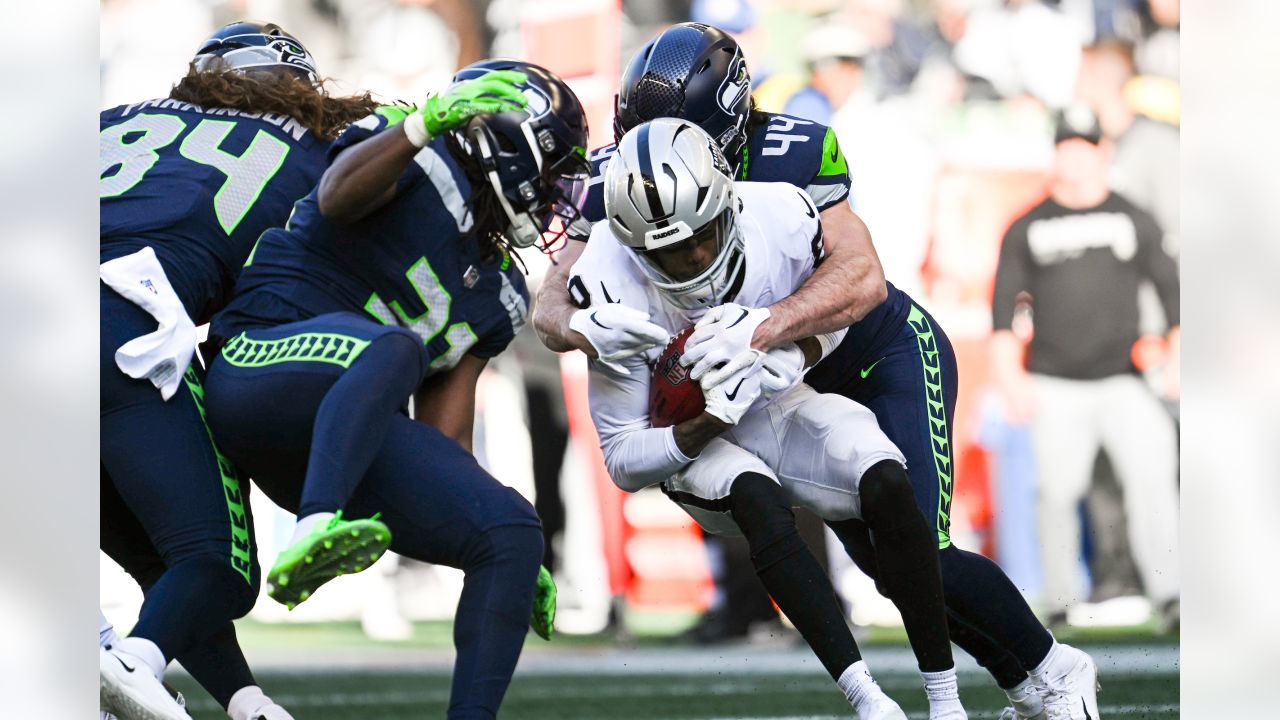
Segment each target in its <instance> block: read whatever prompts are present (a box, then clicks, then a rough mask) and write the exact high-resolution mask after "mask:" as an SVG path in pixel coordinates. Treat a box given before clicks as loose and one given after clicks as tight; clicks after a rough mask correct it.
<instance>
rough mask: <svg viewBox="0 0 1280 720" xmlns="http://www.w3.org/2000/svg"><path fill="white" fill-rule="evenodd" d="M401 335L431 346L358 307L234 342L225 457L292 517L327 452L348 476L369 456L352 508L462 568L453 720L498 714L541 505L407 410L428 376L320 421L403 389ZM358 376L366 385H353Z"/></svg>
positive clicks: (220, 402)
mask: <svg viewBox="0 0 1280 720" xmlns="http://www.w3.org/2000/svg"><path fill="white" fill-rule="evenodd" d="M321 338H323V339H324V345H323V346H322V347H320V348H319V349H317V343H319V342H320V340H321ZM405 339H412V340H413V342H414V343H415V347H416V348H419V349H420V348H421V341H420V340H418V339H417V337H416V336H415V335H413V334H412V333H410V331H408V330H405V329H403V328H397V327H388V326H383V325H380V324H378V323H376V322H374V321H372V320H368V319H365V318H363V317H361V316H359V315H355V314H348V313H334V314H329V315H322V316H320V317H317V318H314V319H311V320H307V321H303V322H297V323H291V324H288V325H282V326H278V327H274V328H270V329H264V330H250V331H248V332H246V333H244V334H242V335H241V336H239V337H238V338H233V339H232V340H231V341H230V342H228V343H227V345H226V347H225V348H224V349H223V351H222V353H221V354H220V355H219V356H218V358H217V359H216V360H215V361H214V362H213V364H212V366H211V367H210V370H209V382H208V386H209V393H208V409H209V422H210V425H211V426H212V427H213V429H214V431H215V435H216V437H217V438H218V442H219V443H220V445H221V446H222V447H223V449H224V450H225V452H226V453H227V454H228V455H229V456H230V457H231V458H232V459H234V460H235V462H236V463H237V464H239V465H240V467H242V468H243V469H244V470H245V472H246V473H247V474H248V475H250V476H251V477H253V479H254V481H255V482H256V483H257V484H258V486H259V487H261V488H262V489H263V491H265V492H266V493H267V495H269V496H270V497H271V499H272V500H274V501H275V502H276V503H277V504H279V505H281V506H282V507H284V508H286V509H289V510H291V511H294V512H297V511H298V508H299V507H300V505H301V503H302V502H303V499H304V492H303V486H304V484H305V482H306V481H307V469H308V463H309V462H311V461H312V459H313V458H315V457H316V456H317V452H318V451H321V450H326V449H327V450H332V449H333V448H334V447H337V446H341V448H342V449H344V450H343V452H345V453H346V455H345V457H346V458H348V460H343V459H342V457H343V456H342V455H341V454H339V455H337V456H336V457H337V459H336V460H335V459H333V457H331V458H330V460H329V461H328V462H331V463H335V464H336V465H337V466H338V467H339V469H342V467H343V464H344V463H345V462H363V461H364V458H366V457H367V458H368V460H367V465H366V469H365V471H364V472H363V474H362V475H361V476H359V477H357V478H356V483H355V484H354V486H353V490H352V492H351V495H350V498H349V499H348V500H347V501H346V502H345V503H344V504H343V506H342V509H343V512H344V513H345V514H346V515H347V516H348V517H352V518H359V517H369V516H371V515H373V514H374V513H382V516H381V518H380V519H381V520H382V521H383V522H385V523H386V524H387V527H388V528H390V530H391V540H392V542H391V549H392V550H393V551H395V552H397V553H399V554H401V555H404V556H406V557H410V558H414V559H416V560H421V561H424V562H429V563H435V564H440V565H447V566H450V567H456V568H461V569H462V570H463V571H464V572H465V573H466V579H465V581H464V585H463V591H462V598H461V600H460V601H459V603H458V611H457V614H456V616H455V620H454V644H455V645H456V647H457V652H458V656H457V661H456V663H455V666H454V673H453V691H452V695H451V699H450V707H449V715H448V717H449V718H451V719H459V718H492V717H495V716H496V714H497V710H498V706H499V705H500V704H501V702H502V696H503V694H504V693H505V692H506V688H507V685H508V684H509V683H510V680H511V674H512V673H513V672H514V670H515V664H516V660H517V659H518V658H519V655H520V650H521V647H522V645H523V643H524V637H525V634H526V632H527V630H528V625H529V613H530V610H531V608H532V606H533V592H534V586H535V581H536V577H537V573H538V564H539V562H540V561H541V559H542V550H543V547H542V530H541V526H540V525H539V523H538V516H537V515H536V514H535V513H534V510H533V507H532V506H531V505H530V504H529V502H528V501H526V500H525V499H524V498H523V497H521V496H520V495H519V493H517V492H516V491H514V490H512V489H511V488H508V487H506V486H504V485H502V484H501V483H499V482H498V481H497V480H495V479H494V478H493V477H491V476H490V475H489V474H488V473H486V472H485V471H484V470H483V469H482V468H481V467H480V465H479V463H477V462H476V459H475V457H473V456H472V455H471V453H469V452H467V451H466V450H465V449H463V447H462V446H461V445H459V444H458V443H457V442H455V441H453V440H451V439H449V438H447V437H445V436H444V435H442V434H441V433H440V432H439V431H438V430H436V429H435V428H433V427H430V426H428V425H426V424H423V423H420V422H417V421H414V420H411V419H410V418H409V417H408V416H407V415H406V414H404V413H403V412H402V410H401V408H402V407H403V406H404V404H405V401H406V400H407V399H408V394H409V392H410V391H411V390H412V389H413V387H414V386H416V384H417V382H418V381H419V380H420V379H421V378H420V375H412V377H411V381H410V382H409V383H408V389H407V390H404V394H403V395H398V397H399V400H398V402H397V403H396V404H395V406H394V407H383V409H382V410H381V411H379V412H374V411H371V410H369V409H368V408H364V409H362V410H361V414H360V415H359V418H358V420H357V419H356V418H352V419H351V420H350V421H348V422H345V423H344V422H342V420H343V416H335V417H333V418H325V419H322V418H321V417H320V416H321V415H322V414H324V413H327V412H328V409H329V408H332V407H334V406H339V407H346V406H356V405H358V404H359V403H358V398H359V397H365V398H367V397H382V396H384V395H385V394H386V391H387V388H388V387H392V388H397V387H398V388H401V389H403V388H404V385H403V383H404V378H402V377H391V376H390V375H389V374H388V373H387V371H388V370H390V369H392V368H397V367H398V368H400V370H401V371H403V370H404V369H405V368H406V367H412V366H413V364H412V363H409V364H408V365H406V364H405V363H404V362H403V358H402V357H401V353H400V352H399V350H400V348H402V347H403V343H404V340H405ZM380 348H382V349H390V348H395V350H393V351H389V352H387V353H382V352H380ZM366 370H367V371H368V372H366ZM357 373H358V375H357ZM352 376H356V377H363V378H364V379H365V380H364V382H362V383H360V384H353V383H347V382H344V379H346V378H348V377H352ZM396 392H399V390H397V391H396ZM347 394H350V395H352V397H345V396H346V395H347ZM330 455H331V456H332V455H333V453H332V452H331V453H330Z"/></svg>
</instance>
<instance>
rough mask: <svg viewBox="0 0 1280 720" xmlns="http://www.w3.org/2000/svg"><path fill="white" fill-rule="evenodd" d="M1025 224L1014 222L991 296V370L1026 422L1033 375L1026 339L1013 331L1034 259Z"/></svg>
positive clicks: (1018, 418) (1012, 415) (1012, 410)
mask: <svg viewBox="0 0 1280 720" xmlns="http://www.w3.org/2000/svg"><path fill="white" fill-rule="evenodd" d="M1027 253H1028V247H1027V236H1026V226H1025V224H1024V223H1021V222H1019V223H1014V225H1013V227H1012V228H1010V229H1009V232H1007V233H1006V234H1005V237H1004V242H1003V243H1002V244H1001V246H1000V260H999V263H998V264H997V265H996V283H995V292H994V293H993V295H992V298H991V327H992V330H993V332H992V335H991V372H992V377H993V378H994V379H995V382H996V386H997V387H998V388H999V389H1000V391H1001V394H1002V395H1003V396H1004V400H1005V406H1006V410H1007V411H1008V413H1009V419H1010V420H1011V421H1013V422H1015V423H1024V422H1027V421H1029V420H1030V419H1031V414H1032V412H1033V410H1034V399H1033V389H1032V386H1031V378H1030V376H1029V375H1028V374H1027V370H1026V366H1025V365H1024V364H1023V345H1022V340H1021V339H1019V338H1018V336H1017V335H1014V334H1013V315H1014V311H1015V310H1016V309H1017V303H1018V296H1019V294H1021V293H1025V292H1027V289H1028V286H1029V281H1030V272H1031V262H1030V258H1029V257H1028V256H1027Z"/></svg>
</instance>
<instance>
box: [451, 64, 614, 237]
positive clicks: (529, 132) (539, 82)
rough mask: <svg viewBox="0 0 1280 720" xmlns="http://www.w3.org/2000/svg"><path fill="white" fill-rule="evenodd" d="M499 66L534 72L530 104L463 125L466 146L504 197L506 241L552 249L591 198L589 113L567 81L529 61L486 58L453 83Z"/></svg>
mask: <svg viewBox="0 0 1280 720" xmlns="http://www.w3.org/2000/svg"><path fill="white" fill-rule="evenodd" d="M495 70H515V71H517V72H522V73H524V74H525V75H527V76H528V78H529V79H528V82H527V83H524V84H522V85H521V86H520V89H521V91H522V92H523V93H524V95H525V97H526V98H528V100H529V104H528V105H527V106H525V107H523V108H520V109H513V110H508V111H505V112H499V113H492V114H485V115H477V116H476V117H474V118H472V119H471V120H470V121H469V122H468V123H467V124H466V126H464V127H463V128H462V129H461V131H460V135H461V137H459V138H458V139H459V141H460V143H459V144H460V145H461V147H462V149H463V152H464V153H465V154H466V155H467V156H468V157H469V158H470V159H471V160H472V161H473V162H474V163H475V164H476V165H477V166H478V167H479V168H480V171H481V173H482V174H483V175H484V178H485V179H486V180H487V181H488V182H489V185H490V187H492V188H493V190H494V192H495V193H496V195H497V200H498V204H499V205H501V206H502V210H503V212H504V213H505V214H506V217H507V222H508V225H507V228H506V230H505V231H504V232H503V235H504V237H506V239H507V241H508V242H510V243H511V244H512V245H513V246H515V247H518V248H526V247H530V246H532V245H535V244H537V245H539V247H540V249H542V250H544V251H545V250H549V249H552V248H553V247H554V246H555V245H556V243H558V242H559V240H560V239H561V238H562V237H563V236H564V234H565V232H566V231H567V230H568V227H569V224H570V223H571V222H573V221H574V220H575V219H576V218H577V217H578V214H579V212H580V210H581V208H582V201H583V199H585V197H586V190H587V178H588V177H589V176H590V170H591V167H590V165H589V164H588V163H587V157H586V155H587V150H586V148H587V117H586V114H585V113H584V112H583V110H582V104H581V103H580V102H578V96H577V95H575V94H574V93H573V90H571V89H570V88H569V86H568V85H566V84H565V82H564V81H563V80H561V79H560V78H559V77H557V76H556V75H555V74H554V73H552V72H550V71H549V70H547V69H545V68H542V67H539V66H537V65H534V64H533V63H528V62H524V61H522V60H508V59H494V60H482V61H480V62H477V63H474V64H471V65H468V66H467V67H465V68H463V69H461V70H459V71H458V72H457V74H455V75H454V76H453V81H454V82H455V83H456V82H461V81H463V80H471V79H474V78H477V77H481V76H483V75H484V74H486V73H489V72H492V71H495Z"/></svg>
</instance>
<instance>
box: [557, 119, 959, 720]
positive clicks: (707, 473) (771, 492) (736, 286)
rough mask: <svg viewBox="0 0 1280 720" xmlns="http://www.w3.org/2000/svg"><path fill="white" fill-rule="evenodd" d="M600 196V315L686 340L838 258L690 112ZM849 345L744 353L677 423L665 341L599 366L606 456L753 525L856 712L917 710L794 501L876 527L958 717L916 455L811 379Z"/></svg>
mask: <svg viewBox="0 0 1280 720" xmlns="http://www.w3.org/2000/svg"><path fill="white" fill-rule="evenodd" d="M604 186H605V187H604V199H605V208H606V214H607V216H608V218H609V221H608V222H607V223H599V224H598V225H597V226H596V227H595V229H594V230H593V231H592V238H591V242H590V243H588V245H587V248H586V249H585V251H584V252H583V254H582V255H581V257H579V259H578V261H577V262H576V263H575V264H574V266H573V269H572V270H571V280H570V288H571V292H574V293H575V298H574V299H575V301H576V302H577V303H578V304H579V305H580V306H581V307H582V308H584V309H585V310H587V311H588V313H589V314H591V315H595V316H596V318H595V321H599V315H600V314H601V311H602V310H605V309H607V308H608V307H609V306H610V305H613V304H618V305H622V306H624V307H627V308H629V309H630V310H631V311H633V312H635V313H637V314H638V315H639V316H643V317H649V318H652V319H653V320H654V322H655V323H656V324H657V325H659V326H660V327H662V328H663V329H664V330H666V331H670V332H678V331H679V330H681V329H682V328H685V327H687V326H689V325H690V324H692V323H693V322H694V321H695V320H698V319H699V318H700V317H702V316H703V315H704V314H706V313H707V311H708V310H710V309H711V308H715V307H717V306H721V305H722V304H723V303H725V302H730V301H732V302H735V303H738V304H740V305H741V306H743V307H746V308H754V307H759V306H763V305H767V304H768V303H770V302H773V301H774V300H776V299H779V298H783V297H786V296H787V295H789V294H791V293H792V292H794V291H795V289H796V288H797V287H799V286H800V284H801V282H803V281H804V280H805V279H806V278H807V277H808V276H809V275H810V274H811V273H812V272H813V268H814V266H815V265H816V264H817V263H819V262H821V261H822V259H823V256H824V245H823V237H822V228H821V224H820V223H819V221H818V219H817V208H816V207H815V206H814V204H813V201H812V200H811V199H810V198H809V196H808V195H807V194H806V193H805V192H804V191H803V190H800V189H798V188H796V187H794V186H792V185H788V184H784V183H752V182H743V183H738V184H737V185H736V186H735V183H734V181H733V180H732V178H731V176H730V169H729V166H728V163H727V162H726V161H725V159H724V156H723V155H722V154H721V152H720V149H719V147H718V146H717V144H716V143H715V142H714V140H712V138H711V137H710V136H709V135H708V134H707V133H705V132H703V131H702V130H701V129H700V128H698V126H697V125H694V124H693V123H690V122H688V121H685V120H677V119H674V118H663V119H658V120H654V121H652V122H648V123H643V124H641V125H639V126H637V127H635V128H633V129H632V130H630V131H628V133H627V134H626V135H624V136H623V138H622V141H621V142H620V143H619V145H618V151H617V153H616V154H615V156H614V159H613V160H612V162H610V164H609V166H608V169H607V170H606V171H605V181H604ZM745 315H746V313H743V314H742V315H741V317H745ZM837 342H838V337H828V338H820V339H816V340H815V339H812V338H811V339H808V340H807V341H806V342H805V343H803V344H805V345H807V346H808V351H807V352H806V351H804V350H802V349H801V348H800V347H799V346H797V345H796V344H795V343H787V344H785V345H781V346H779V347H777V348H774V349H773V350H771V351H770V352H769V353H768V354H764V353H761V352H759V351H756V350H752V349H745V350H744V351H743V352H742V353H741V354H740V355H739V356H736V357H734V358H730V359H729V360H728V361H727V362H726V363H724V364H723V366H722V367H719V368H717V369H716V370H714V371H713V372H710V373H706V374H705V375H703V376H702V377H703V380H702V383H701V384H702V387H703V389H704V391H705V393H706V409H705V411H703V412H702V413H701V414H700V415H698V416H696V417H693V418H691V419H687V420H684V421H682V422H678V423H677V424H675V425H674V426H672V427H652V423H651V418H650V411H651V409H650V390H651V387H650V383H651V380H650V373H649V370H648V367H647V365H648V363H650V362H652V361H653V359H654V357H656V355H657V349H656V348H655V349H651V350H649V351H647V352H646V353H643V354H636V355H632V356H630V357H628V358H624V359H622V360H619V361H616V362H615V363H614V364H610V365H606V364H604V363H601V362H595V363H592V366H591V371H590V374H589V377H590V404H591V416H592V419H593V421H594V422H595V425H596V429H597V431H598V432H599V434H600V445H601V449H602V450H603V451H604V457H605V464H606V465H607V466H608V469H609V473H610V476H611V477H612V478H613V480H614V482H615V483H616V484H617V485H618V486H619V487H621V488H622V489H624V490H627V491H629V492H635V491H637V490H639V489H641V488H644V487H647V486H650V485H655V484H660V486H661V488H662V490H663V491H664V492H665V493H666V494H667V495H668V496H669V497H671V499H673V500H674V501H675V502H677V503H678V504H680V505H681V506H682V507H683V508H685V509H686V510H687V511H688V512H689V514H690V515H692V516H693V517H694V518H695V519H697V520H698V522H699V523H700V524H701V525H702V526H703V528H704V529H706V530H707V531H708V532H712V533H716V534H736V533H739V532H740V533H741V534H742V535H743V536H744V537H745V538H746V540H747V544H748V545H749V547H750V549H751V557H752V562H753V564H754V565H755V568H756V573H757V575H758V576H759V577H760V580H761V582H763V583H764V585H765V587H766V588H767V589H768V590H769V594H770V595H771V596H772V597H773V598H774V600H775V601H776V602H777V603H778V606H779V607H780V608H781V609H782V611H783V612H784V613H786V615H787V617H788V618H789V619H791V621H792V622H793V623H794V624H795V626H796V628H797V629H798V630H799V631H800V633H801V635H803V636H804V638H805V640H806V641H807V642H808V643H809V646H810V647H811V648H813V650H814V652H815V654H817V656H818V658H819V659H820V660H821V662H822V663H823V666H824V667H825V668H826V669H827V671H828V672H829V673H830V674H831V677H832V679H833V680H835V681H836V682H837V684H838V685H839V686H840V689H841V690H842V691H844V693H845V696H846V697H847V698H848V699H849V701H850V703H851V704H852V705H853V707H854V708H855V709H856V710H857V712H858V715H859V717H860V718H862V720H871V719H877V720H879V719H881V718H895V719H897V718H905V717H906V716H905V715H903V714H902V710H901V709H900V708H898V706H897V705H896V704H895V703H894V702H893V701H892V700H890V699H889V698H888V696H887V695H885V694H884V693H883V691H881V690H880V688H879V686H877V685H876V684H875V682H874V681H873V680H872V679H871V675H870V673H869V672H868V671H867V667H866V663H865V662H864V661H863V660H862V659H861V655H860V653H859V651H858V646H857V644H856V643H855V642H854V639H853V635H852V634H851V633H850V631H849V629H848V627H847V626H846V625H845V623H844V617H843V615H842V612H841V608H840V604H839V603H838V602H837V600H836V597H835V593H834V590H833V589H832V587H831V582H830V580H829V579H828V578H827V575H826V573H825V572H824V571H823V569H822V567H821V566H820V565H819V564H818V562H817V561H816V560H815V559H814V557H813V556H812V555H811V554H810V553H809V550H808V548H807V547H806V546H805V545H804V543H803V541H802V540H801V539H800V536H799V534H798V533H797V532H796V527H795V521H794V517H793V516H792V514H791V507H792V506H793V505H803V506H805V507H807V508H809V509H810V510H812V511H813V512H814V513H815V514H817V515H818V516H819V517H821V518H823V519H824V520H826V521H827V522H828V523H830V525H831V527H832V528H833V529H835V531H836V532H837V533H838V534H839V533H842V531H843V529H844V527H845V526H846V524H847V523H849V522H850V521H852V520H855V519H857V520H861V521H862V522H864V523H865V527H869V528H870V530H871V533H872V536H873V538H874V540H875V543H876V548H875V553H876V561H877V563H878V568H879V577H880V579H881V584H882V586H883V587H884V588H885V590H886V593H887V594H888V595H889V597H890V598H892V599H893V600H894V602H895V603H896V604H897V606H898V609H899V610H900V611H901V613H902V616H903V619H904V622H905V624H906V628H907V633H908V636H909V637H910V639H911V644H912V648H913V649H914V650H915V652H916V657H917V660H918V661H919V664H920V669H921V674H922V675H923V677H924V683H925V687H926V690H927V692H928V696H929V705H930V715H929V716H930V718H932V719H933V720H943V719H946V720H962V719H963V718H965V717H967V716H966V715H965V712H964V709H963V708H962V707H961V705H960V700H959V693H958V688H957V686H956V676H955V666H954V663H953V661H952V657H951V645H950V642H949V640H948V637H947V630H946V615H945V610H944V608H943V604H942V578H941V576H940V575H939V571H938V549H937V546H936V544H935V543H934V541H933V534H932V532H931V530H930V528H929V526H928V525H927V524H926V523H925V521H924V517H923V516H922V515H921V514H920V511H919V510H918V509H917V508H916V504H915V499H914V497H913V494H912V490H911V483H910V481H909V480H908V479H907V474H906V471H905V468H904V466H903V462H904V461H903V457H902V454H901V453H899V452H898V449H897V448H895V447H894V446H893V443H891V442H889V439H888V438H886V437H885V435H884V433H883V432H881V431H880V428H879V426H877V425H876V422H875V417H874V416H872V414H871V413H870V412H869V411H868V410H867V409H866V408H864V407H862V406H860V405H858V404H857V403H854V402H852V401H850V400H848V399H846V398H842V397H839V396H836V395H820V394H818V393H816V392H814V391H813V389H812V388H810V387H809V386H807V385H804V384H802V383H799V379H800V375H801V374H802V373H803V370H804V368H806V367H808V366H809V365H812V364H813V363H814V362H816V361H817V360H818V359H819V358H820V357H821V355H822V348H823V347H824V346H825V347H826V348H827V349H830V347H831V346H833V345H834V344H836V343H837ZM672 419H673V420H674V419H677V418H672Z"/></svg>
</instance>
